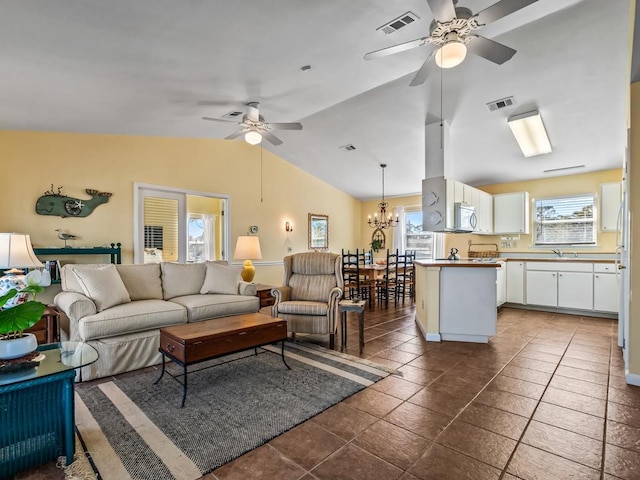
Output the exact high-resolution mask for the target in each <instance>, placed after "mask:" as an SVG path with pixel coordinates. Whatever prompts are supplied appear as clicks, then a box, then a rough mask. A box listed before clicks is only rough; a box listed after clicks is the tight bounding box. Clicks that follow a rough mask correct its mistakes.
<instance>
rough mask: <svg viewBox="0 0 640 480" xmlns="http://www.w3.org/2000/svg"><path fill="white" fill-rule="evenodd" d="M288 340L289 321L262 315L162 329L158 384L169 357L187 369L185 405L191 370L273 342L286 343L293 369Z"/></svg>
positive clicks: (240, 316)
mask: <svg viewBox="0 0 640 480" xmlns="http://www.w3.org/2000/svg"><path fill="white" fill-rule="evenodd" d="M286 339H287V321H286V320H283V319H281V318H273V317H270V316H268V315H263V314H261V313H248V314H246V315H236V316H233V317H222V318H214V319H212V320H204V321H202V322H194V323H186V324H184V325H175V326H172V327H165V328H161V329H160V348H159V350H160V353H161V354H162V373H161V374H160V377H159V378H158V379H157V380H156V381H155V382H154V385H155V384H156V383H158V382H159V381H160V379H161V378H162V377H163V375H164V372H165V358H166V357H168V358H170V359H171V360H173V361H174V362H175V363H177V364H178V365H180V366H181V367H182V368H183V372H184V381H183V383H182V385H183V389H182V404H181V407H184V402H185V400H186V398H187V367H188V366H189V365H193V364H195V363H200V362H204V361H205V360H211V359H213V358H216V357H221V356H223V355H228V354H230V353H237V352H241V351H243V350H249V349H251V348H253V349H255V353H256V355H257V354H258V347H261V346H263V345H268V344H270V343H275V342H282V349H281V355H282V361H283V362H284V364H285V366H286V367H287V368H288V369H289V370H291V368H290V367H289V365H287V361H286V360H285V358H284V341H285V340H286Z"/></svg>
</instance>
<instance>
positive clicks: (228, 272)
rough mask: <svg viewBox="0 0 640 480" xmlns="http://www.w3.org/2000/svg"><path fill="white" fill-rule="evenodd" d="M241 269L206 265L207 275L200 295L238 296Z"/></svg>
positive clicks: (216, 264)
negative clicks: (223, 294)
mask: <svg viewBox="0 0 640 480" xmlns="http://www.w3.org/2000/svg"><path fill="white" fill-rule="evenodd" d="M241 273H242V269H241V268H238V267H229V266H227V265H221V264H219V263H209V262H208V263H207V273H206V274H205V277H204V283H203V284H202V288H201V289H200V293H225V294H227V295H238V285H239V284H240V280H241V276H240V274H241Z"/></svg>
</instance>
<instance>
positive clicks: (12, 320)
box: [0, 299, 45, 335]
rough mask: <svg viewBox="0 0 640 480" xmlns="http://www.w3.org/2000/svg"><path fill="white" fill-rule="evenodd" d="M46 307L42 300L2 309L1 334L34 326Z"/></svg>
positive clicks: (0, 313)
mask: <svg viewBox="0 0 640 480" xmlns="http://www.w3.org/2000/svg"><path fill="white" fill-rule="evenodd" d="M0 300H1V299H0ZM44 309H45V304H44V303H42V302H25V303H21V304H20V305H16V306H15V307H12V308H6V309H4V310H0V335H5V334H7V333H12V332H21V331H23V330H26V329H27V328H30V327H32V326H34V325H35V324H36V323H37V322H38V320H40V318H42V314H43V313H44Z"/></svg>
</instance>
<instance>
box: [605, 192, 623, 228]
mask: <svg viewBox="0 0 640 480" xmlns="http://www.w3.org/2000/svg"><path fill="white" fill-rule="evenodd" d="M621 199H622V185H621V183H620V182H615V183H603V184H601V185H600V230H601V231H603V232H615V231H616V230H618V229H619V228H620V225H619V219H618V212H619V210H620V201H621Z"/></svg>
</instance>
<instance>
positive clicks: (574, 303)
mask: <svg viewBox="0 0 640 480" xmlns="http://www.w3.org/2000/svg"><path fill="white" fill-rule="evenodd" d="M558 307H562V308H578V309H581V310H592V309H593V274H592V273H580V272H558Z"/></svg>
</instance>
